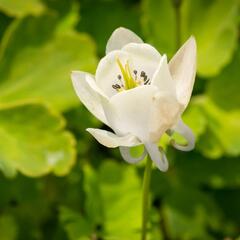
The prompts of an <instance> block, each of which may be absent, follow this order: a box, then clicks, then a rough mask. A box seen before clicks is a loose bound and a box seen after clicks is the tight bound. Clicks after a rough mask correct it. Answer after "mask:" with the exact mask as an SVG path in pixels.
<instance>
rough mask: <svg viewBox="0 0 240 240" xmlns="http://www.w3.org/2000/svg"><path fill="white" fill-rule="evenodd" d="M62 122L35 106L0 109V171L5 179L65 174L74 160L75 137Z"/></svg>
mask: <svg viewBox="0 0 240 240" xmlns="http://www.w3.org/2000/svg"><path fill="white" fill-rule="evenodd" d="M63 126H64V122H63V119H62V118H61V117H60V116H58V115H57V114H55V113H53V112H51V111H50V110H49V109H47V108H45V107H44V106H42V105H38V104H19V105H15V106H14V105H13V106H5V107H4V106H2V107H1V108H0V138H1V142H2V143H4V144H1V145H0V169H1V170H2V171H3V172H4V173H5V174H6V175H7V176H14V175H15V174H16V172H17V171H20V172H21V173H23V174H25V175H27V176H35V177H36V176H41V175H43V174H47V173H49V172H51V171H52V172H54V173H55V174H56V175H64V174H67V173H68V172H69V170H70V169H71V167H72V165H73V164H74V160H75V150H74V148H73V147H74V143H75V141H74V138H73V137H72V135H71V134H70V133H69V132H67V131H64V130H63Z"/></svg>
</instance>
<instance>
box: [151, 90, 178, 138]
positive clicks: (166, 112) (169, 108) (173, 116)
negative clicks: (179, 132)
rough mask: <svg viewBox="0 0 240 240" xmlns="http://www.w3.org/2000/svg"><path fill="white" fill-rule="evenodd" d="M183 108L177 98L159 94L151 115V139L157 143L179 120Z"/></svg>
mask: <svg viewBox="0 0 240 240" xmlns="http://www.w3.org/2000/svg"><path fill="white" fill-rule="evenodd" d="M181 110H182V107H181V105H180V104H179V102H178V101H177V99H176V97H175V96H173V95H172V94H171V93H168V92H157V94H155V95H154V101H153V104H152V106H151V111H150V114H149V119H150V120H149V130H148V131H149V138H150V141H152V142H157V141H158V140H159V139H160V138H161V136H162V135H163V133H164V132H165V131H166V130H167V129H169V128H171V127H172V126H173V125H175V124H176V122H177V121H178V119H179V116H180V114H181Z"/></svg>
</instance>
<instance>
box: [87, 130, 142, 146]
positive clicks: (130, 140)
mask: <svg viewBox="0 0 240 240" xmlns="http://www.w3.org/2000/svg"><path fill="white" fill-rule="evenodd" d="M87 131H88V132H89V133H91V134H92V136H93V137H94V138H95V139H96V140H97V141H98V142H99V143H101V144H102V145H104V146H106V147H109V148H115V147H119V146H125V147H133V146H137V145H139V144H141V142H140V141H139V140H138V139H137V138H136V137H135V136H133V135H132V134H127V135H125V136H118V135H116V134H114V133H112V132H109V131H106V130H102V129H97V128H87Z"/></svg>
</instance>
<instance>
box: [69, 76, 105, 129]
mask: <svg viewBox="0 0 240 240" xmlns="http://www.w3.org/2000/svg"><path fill="white" fill-rule="evenodd" d="M71 79H72V83H73V86H74V89H75V92H76V93H77V95H78V97H79V98H80V100H81V102H82V103H83V104H84V105H85V106H86V108H87V109H88V110H89V111H90V112H91V113H92V114H93V115H94V116H95V117H97V118H98V119H99V120H100V121H102V122H103V123H105V124H106V125H108V121H107V119H106V116H105V113H104V110H103V107H102V103H101V102H102V101H101V97H100V96H101V94H99V93H100V90H99V91H98V89H97V87H96V86H95V87H94V85H96V84H95V80H94V79H93V78H92V77H91V75H90V74H88V73H84V72H80V71H73V72H72V74H71Z"/></svg>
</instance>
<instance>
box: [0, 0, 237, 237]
mask: <svg viewBox="0 0 240 240" xmlns="http://www.w3.org/2000/svg"><path fill="white" fill-rule="evenodd" d="M239 6H240V1H239V0H182V1H180V0H142V1H140V0H79V1H77V0H76V1H74V0H0V239H1V240H43V239H44V240H45V239H46V240H87V239H90V240H135V239H136V240H138V239H140V224H141V185H142V175H143V169H144V162H143V163H140V164H138V165H128V164H127V163H126V162H124V161H123V160H122V159H121V157H120V154H119V151H118V149H107V148H105V147H103V146H101V145H100V144H98V143H97V142H96V141H95V140H94V139H93V138H92V137H91V136H90V135H89V134H88V133H87V132H86V131H85V129H86V128H87V127H100V128H103V127H104V126H102V123H100V122H99V121H98V120H97V119H95V118H94V117H93V116H92V115H91V114H90V113H89V112H88V111H87V110H86V109H85V107H84V106H83V105H81V103H80V102H79V100H78V98H77V97H76V95H75V93H74V90H73V87H72V84H71V80H70V72H71V70H83V71H88V72H92V73H94V72H95V69H96V66H97V62H98V61H99V59H100V58H101V57H102V56H104V51H105V45H106V42H107V39H108V38H109V36H110V34H111V33H112V31H113V30H114V29H115V28H117V27H119V26H123V27H127V28H129V29H131V30H133V31H134V32H136V33H137V34H138V35H139V36H141V37H142V38H143V39H144V41H146V42H148V43H150V44H152V45H153V46H154V47H156V48H157V49H158V50H159V51H160V52H161V53H162V54H163V53H166V54H167V55H168V58H169V59H170V58H171V57H172V56H173V54H174V52H175V51H176V49H177V48H178V47H179V45H180V44H182V43H183V42H184V41H185V40H186V39H187V38H188V37H189V36H190V35H194V36H195V37H196V40H197V46H198V69H197V78H196V83H195V86H194V91H193V97H192V99H191V103H190V105H189V107H188V109H187V111H186V112H185V113H184V116H183V118H184V121H185V122H186V123H187V124H188V125H189V126H190V127H191V128H192V130H193V131H194V133H195V135H196V148H195V149H194V151H192V152H189V153H186V152H180V151H177V150H174V149H173V148H172V147H171V146H169V145H168V141H169V139H168V138H167V136H164V137H163V139H162V144H163V146H164V147H165V149H166V152H167V156H168V159H169V161H170V169H169V171H168V172H166V173H162V172H160V171H158V170H157V169H154V170H153V175H152V182H151V209H150V221H149V226H148V230H149V234H148V240H158V239H159V240H212V239H216V240H221V239H222V240H226V239H228V240H230V239H231V240H233V239H238V237H240V157H239V156H240V94H239V91H240V38H239V36H240V35H239V32H240V30H239V29H240V28H239V22H240V14H239ZM179 141H181V139H179ZM138 151H139V149H135V152H138Z"/></svg>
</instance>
